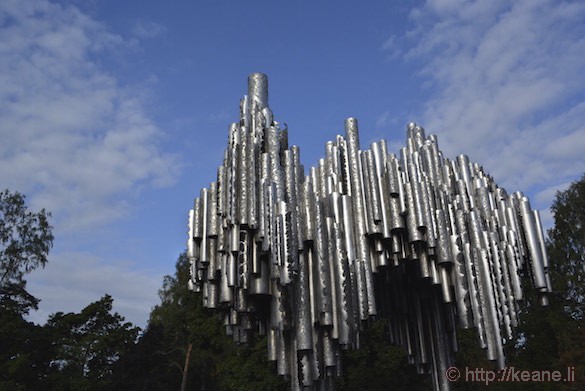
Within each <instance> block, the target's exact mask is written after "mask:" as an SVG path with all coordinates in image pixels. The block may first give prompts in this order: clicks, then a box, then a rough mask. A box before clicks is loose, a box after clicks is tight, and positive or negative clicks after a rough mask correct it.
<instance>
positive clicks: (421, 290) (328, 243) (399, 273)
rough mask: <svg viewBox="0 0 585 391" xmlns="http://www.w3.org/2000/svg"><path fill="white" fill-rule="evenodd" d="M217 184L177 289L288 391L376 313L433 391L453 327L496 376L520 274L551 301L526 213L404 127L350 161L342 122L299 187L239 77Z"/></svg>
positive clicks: (263, 108)
mask: <svg viewBox="0 0 585 391" xmlns="http://www.w3.org/2000/svg"><path fill="white" fill-rule="evenodd" d="M240 111H241V117H240V122H239V123H234V124H232V125H231V126H230V129H229V141H228V146H227V149H226V151H225V154H224V159H223V164H221V165H220V166H219V168H218V170H217V180H216V181H214V182H212V183H211V184H210V186H209V188H204V189H202V190H201V193H200V195H199V197H197V198H196V199H195V203H194V208H193V209H192V210H191V211H190V215H189V239H188V243H187V245H188V256H189V258H190V260H191V280H190V287H191V289H193V290H196V291H200V292H202V297H203V301H204V306H205V307H208V308H214V309H218V310H220V311H223V313H224V315H225V327H226V331H227V333H228V334H231V335H233V338H234V340H236V341H238V342H246V341H248V340H250V338H251V337H252V336H253V335H255V334H259V335H267V339H268V359H269V360H271V361H276V363H277V371H278V374H280V375H284V376H287V377H290V379H291V385H292V389H294V390H297V389H299V390H300V389H330V388H332V387H333V383H332V378H333V376H335V375H340V374H341V371H342V367H341V350H342V349H358V348H359V346H360V332H361V331H363V327H364V326H365V324H366V323H367V321H368V320H371V319H372V318H374V317H386V318H387V319H388V320H389V325H390V327H389V338H390V339H391V341H392V342H393V343H395V344H400V345H402V346H403V347H404V348H405V350H406V352H407V354H408V359H409V361H410V362H411V363H412V364H415V365H416V366H417V368H418V370H419V371H420V372H421V373H424V372H430V373H431V375H432V378H433V384H434V387H435V389H448V388H449V385H448V381H447V379H446V377H445V371H446V370H447V368H448V367H449V366H450V365H452V353H453V352H454V351H456V350H457V339H456V335H455V330H456V325H457V324H458V325H459V326H460V327H463V328H469V327H475V328H477V331H478V335H479V343H480V345H481V347H482V348H486V352H487V357H488V358H489V359H490V360H495V361H496V362H497V365H498V366H499V367H503V366H504V354H503V346H502V345H503V343H504V341H506V340H509V339H511V338H512V332H513V329H514V327H515V326H516V325H517V322H518V318H517V309H518V300H521V299H522V287H521V279H520V276H521V275H526V276H529V278H530V279H531V281H532V285H533V287H534V288H535V289H536V290H537V292H538V293H539V297H540V298H541V302H542V304H543V305H546V303H547V293H548V292H550V291H551V286H550V281H549V278H548V259H547V255H546V251H545V247H544V238H543V233H542V228H541V223H540V218H539V214H538V211H536V210H532V209H531V207H530V203H529V201H528V199H527V198H526V197H525V196H523V195H522V193H519V192H518V193H514V194H511V195H508V194H507V193H506V192H505V190H504V189H502V188H500V187H498V186H497V185H496V183H495V182H494V180H493V179H492V178H491V177H490V176H489V175H487V174H486V173H485V172H484V170H483V168H482V167H481V166H479V165H478V164H476V163H471V162H470V161H469V159H468V157H467V156H465V155H460V156H458V157H457V158H456V159H455V160H449V159H446V158H445V157H444V156H443V154H442V153H441V151H440V150H439V147H438V143H437V138H436V136H434V135H429V136H426V135H425V132H424V130H423V129H422V128H421V127H419V126H417V125H415V124H414V123H410V124H408V127H407V139H406V146H405V147H404V148H402V150H401V151H400V154H399V155H398V156H397V155H395V154H392V153H389V152H388V150H387V145H386V142H385V141H384V140H382V141H380V142H374V143H372V144H371V146H370V149H365V150H360V144H359V137H358V124H357V120H356V119H354V118H349V119H347V120H346V122H345V136H340V135H338V136H337V138H336V139H335V141H331V142H328V143H327V145H326V148H325V158H323V159H321V160H320V161H319V165H318V166H317V167H312V168H311V169H310V170H309V171H308V172H307V174H308V175H307V176H305V170H304V168H303V166H302V165H301V163H300V156H299V149H298V147H296V146H292V147H289V146H288V137H287V130H286V129H282V128H281V126H280V124H279V123H278V122H276V121H274V119H273V115H272V112H271V111H270V109H269V108H268V81H267V78H266V76H265V75H263V74H258V73H256V74H252V75H250V77H249V79H248V95H247V96H244V98H243V99H242V101H241V104H240Z"/></svg>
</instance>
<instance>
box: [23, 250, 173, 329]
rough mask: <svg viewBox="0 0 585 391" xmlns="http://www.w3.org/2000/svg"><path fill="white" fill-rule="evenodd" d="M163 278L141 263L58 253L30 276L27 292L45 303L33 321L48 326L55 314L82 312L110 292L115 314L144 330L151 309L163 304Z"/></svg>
mask: <svg viewBox="0 0 585 391" xmlns="http://www.w3.org/2000/svg"><path fill="white" fill-rule="evenodd" d="M162 277H163V276H162V274H157V273H155V272H152V271H151V272H148V271H146V270H143V269H142V268H140V267H139V264H138V262H130V261H125V262H124V261H118V262H116V263H115V264H106V263H105V262H104V261H103V260H101V259H99V258H98V257H96V256H94V255H92V254H89V253H85V252H83V253H78V252H64V253H56V254H53V255H51V257H50V260H49V262H48V263H47V266H46V267H45V268H44V269H41V270H38V271H35V272H33V273H32V274H31V275H30V278H29V282H28V285H27V289H28V291H29V292H30V293H31V294H32V295H33V296H37V297H39V298H40V299H41V302H40V304H39V310H38V311H34V312H31V314H30V315H29V320H31V321H34V322H36V323H40V324H44V323H45V321H46V320H47V317H48V316H49V315H50V314H53V313H55V312H58V311H61V312H79V311H81V310H82V309H83V308H84V307H86V306H87V305H88V304H90V303H91V302H94V301H96V300H99V299H100V298H102V297H103V296H104V295H105V294H106V293H107V294H109V295H111V296H112V297H113V298H114V306H113V310H114V311H115V312H118V313H119V314H120V315H122V316H124V317H125V318H126V321H130V322H132V323H133V324H135V325H137V326H140V327H141V328H144V326H145V325H146V323H147V321H148V317H149V314H150V310H151V309H152V307H153V306H154V305H156V304H158V303H159V302H160V300H159V298H158V294H157V292H158V289H159V288H160V287H161V285H162Z"/></svg>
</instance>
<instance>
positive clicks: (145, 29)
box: [132, 20, 166, 39]
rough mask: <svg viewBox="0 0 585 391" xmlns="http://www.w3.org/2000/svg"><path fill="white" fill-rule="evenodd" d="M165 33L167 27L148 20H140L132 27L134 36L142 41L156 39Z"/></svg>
mask: <svg viewBox="0 0 585 391" xmlns="http://www.w3.org/2000/svg"><path fill="white" fill-rule="evenodd" d="M165 31H166V27H165V26H164V25H162V24H160V23H156V22H152V21H146V20H139V21H137V22H135V23H134V26H133V27H132V34H134V35H135V36H136V37H138V38H141V39H145V38H154V37H156V36H159V35H161V34H162V33H164V32H165Z"/></svg>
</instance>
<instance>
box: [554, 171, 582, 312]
mask: <svg viewBox="0 0 585 391" xmlns="http://www.w3.org/2000/svg"><path fill="white" fill-rule="evenodd" d="M551 211H552V213H553V214H554V218H555V225H554V227H553V228H551V229H550V230H549V231H548V237H549V240H548V243H547V249H548V254H549V257H550V258H551V260H552V262H551V268H550V273H551V280H552V281H551V282H552V284H553V292H554V294H555V295H556V297H557V299H558V300H560V302H561V303H562V305H563V306H564V308H565V311H566V312H567V313H568V314H569V315H570V316H572V317H573V318H575V319H582V318H583V315H584V313H585V175H583V176H582V177H581V179H580V180H578V181H575V182H573V183H572V184H571V186H569V188H568V189H567V190H565V191H563V192H557V194H556V197H555V201H554V202H553V204H552V206H551Z"/></svg>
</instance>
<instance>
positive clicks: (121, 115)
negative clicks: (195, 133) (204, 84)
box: [0, 0, 175, 232]
mask: <svg viewBox="0 0 585 391" xmlns="http://www.w3.org/2000/svg"><path fill="white" fill-rule="evenodd" d="M127 45H132V43H131V42H130V41H125V39H124V38H123V37H120V36H118V35H116V34H113V33H111V32H109V31H108V29H107V28H106V27H105V26H104V25H102V24H101V23H99V22H96V21H95V20H93V19H92V18H90V17H89V16H87V15H85V14H84V13H82V12H81V11H79V9H77V8H76V7H74V6H71V5H59V4H53V3H50V2H48V1H42V0H41V1H28V0H6V1H3V2H2V3H1V5H0V137H1V140H2V142H1V143H0V183H1V184H2V186H3V187H9V188H12V189H14V190H19V191H22V192H24V193H26V194H27V195H29V200H30V202H31V204H32V207H34V208H40V207H44V208H46V209H47V210H50V211H52V212H53V215H54V217H55V221H56V223H57V229H58V231H59V232H68V231H73V230H78V229H87V228H90V227H95V226H97V225H100V224H103V223H105V222H109V221H112V220H114V219H116V218H118V217H120V216H122V215H124V213H126V211H127V210H128V207H129V205H130V203H131V201H132V200H133V198H134V197H135V195H136V194H137V192H139V191H140V189H142V188H143V187H145V186H146V187H148V186H160V185H165V184H169V183H171V182H172V181H173V179H174V175H173V171H174V167H175V162H174V159H173V157H172V156H169V155H167V154H164V153H162V152H161V150H160V148H158V147H157V142H158V140H159V139H160V137H161V136H162V134H163V133H162V131H161V129H159V128H158V127H157V125H156V124H155V123H154V122H153V121H152V119H151V118H150V117H149V115H148V114H147V110H148V100H147V95H146V94H145V93H144V91H141V90H139V89H136V88H130V87H128V86H124V85H122V84H121V83H120V82H119V81H118V80H117V79H116V77H115V76H114V75H112V74H111V73H110V72H109V71H107V70H105V69H103V68H102V67H101V66H100V61H99V58H100V56H101V55H103V54H104V53H108V51H115V50H123V49H124V48H125V47H127Z"/></svg>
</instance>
